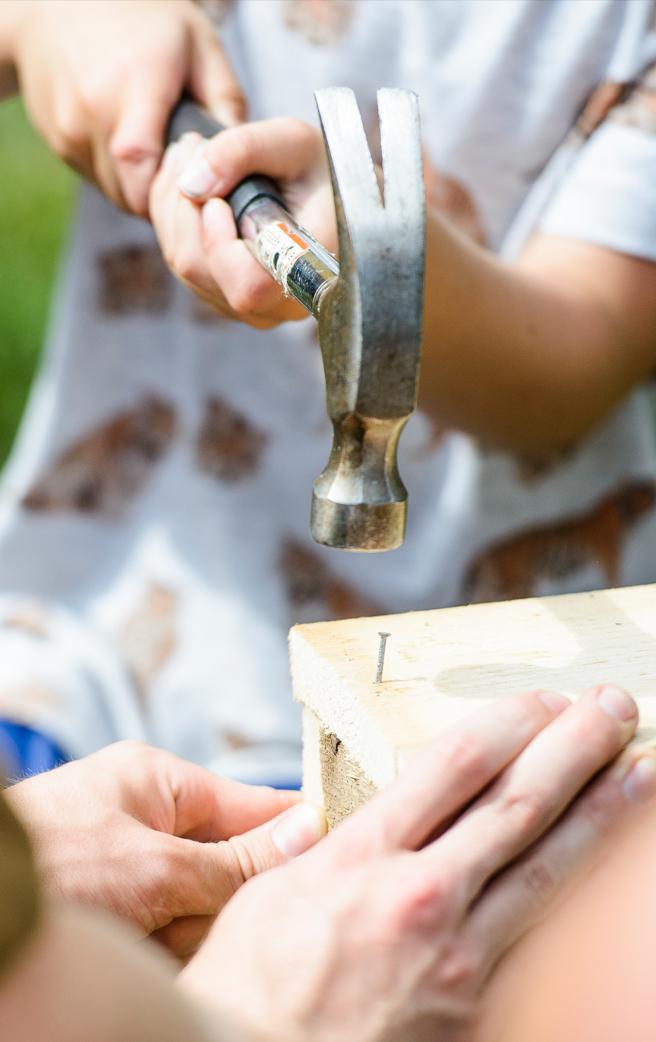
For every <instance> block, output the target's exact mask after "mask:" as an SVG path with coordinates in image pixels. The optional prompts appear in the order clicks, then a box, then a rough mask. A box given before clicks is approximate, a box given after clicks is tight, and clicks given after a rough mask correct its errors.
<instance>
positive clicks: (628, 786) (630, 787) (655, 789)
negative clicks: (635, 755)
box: [622, 756, 656, 803]
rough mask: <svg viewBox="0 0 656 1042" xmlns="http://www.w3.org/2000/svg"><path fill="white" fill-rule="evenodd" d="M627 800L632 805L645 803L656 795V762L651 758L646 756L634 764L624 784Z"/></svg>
mask: <svg viewBox="0 0 656 1042" xmlns="http://www.w3.org/2000/svg"><path fill="white" fill-rule="evenodd" d="M622 788H623V790H624V795H625V796H626V798H627V800H630V801H631V803H644V802H645V801H646V800H648V799H651V797H652V796H653V795H654V794H656V762H655V761H654V760H653V759H652V758H651V757H650V756H644V757H643V758H642V759H641V760H638V762H637V763H634V764H633V767H631V769H630V771H629V772H628V774H627V775H626V777H625V779H624V781H623V782H622Z"/></svg>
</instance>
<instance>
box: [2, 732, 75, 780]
mask: <svg viewBox="0 0 656 1042" xmlns="http://www.w3.org/2000/svg"><path fill="white" fill-rule="evenodd" d="M69 759H70V757H69V756H67V755H66V753H65V752H64V751H63V749H60V748H59V746H58V745H57V744H56V743H55V742H53V741H51V740H50V738H47V737H46V735H44V734H41V732H40V731H35V730H34V728H32V727H27V726H26V725H25V724H17V723H16V722H15V721H14V720H6V719H5V718H3V717H0V762H1V763H2V767H3V770H4V773H5V774H6V776H7V777H8V778H10V779H14V778H22V777H24V776H25V775H28V774H29V775H32V774H41V773H42V771H49V770H51V769H52V768H53V767H58V766H59V764H62V763H66V762H67V761H68V760H69Z"/></svg>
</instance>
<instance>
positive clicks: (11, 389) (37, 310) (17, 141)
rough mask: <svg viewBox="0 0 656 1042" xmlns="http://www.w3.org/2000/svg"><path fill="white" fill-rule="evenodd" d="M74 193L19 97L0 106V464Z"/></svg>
mask: <svg viewBox="0 0 656 1042" xmlns="http://www.w3.org/2000/svg"><path fill="white" fill-rule="evenodd" d="M74 193H75V176H74V175H73V174H72V173H71V171H70V170H69V169H68V168H67V167H65V166H64V165H63V163H60V162H59V160H57V159H55V158H54V156H52V155H51V154H50V153H49V152H48V150H47V148H46V146H45V145H44V144H43V142H42V141H41V140H40V138H39V137H38V136H37V135H36V133H35V131H34V130H33V129H32V127H31V126H30V124H29V122H28V120H27V118H26V116H25V111H24V109H23V106H22V104H21V102H20V100H19V99H17V98H12V99H11V100H9V101H5V102H2V103H0V243H1V244H2V249H1V250H0V462H2V461H4V460H5V458H6V456H7V453H8V452H9V449H10V448H11V443H12V441H13V437H14V434H15V431H16V427H17V425H18V421H19V420H20V416H21V413H22V411H23V407H24V405H25V400H26V397H27V393H28V391H29V386H30V381H31V379H32V375H33V373H34V370H35V367H36V364H37V361H38V357H39V352H40V349H41V344H42V341H43V336H44V332H45V327H46V322H47V317H48V306H49V303H50V298H51V294H52V290H53V287H54V278H55V274H56V271H57V262H58V258H59V254H60V250H61V247H62V245H63V243H64V241H65V236H66V230H67V226H68V222H69V218H70V214H71V208H72V203H73V198H74Z"/></svg>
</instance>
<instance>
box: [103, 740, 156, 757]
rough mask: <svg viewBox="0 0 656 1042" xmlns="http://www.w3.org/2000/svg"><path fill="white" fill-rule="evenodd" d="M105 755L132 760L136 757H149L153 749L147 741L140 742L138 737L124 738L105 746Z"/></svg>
mask: <svg viewBox="0 0 656 1042" xmlns="http://www.w3.org/2000/svg"><path fill="white" fill-rule="evenodd" d="M104 752H105V755H107V756H111V757H113V758H115V759H119V760H132V759H134V758H135V757H139V758H140V759H149V758H150V756H151V754H152V749H151V747H150V746H149V745H146V743H145V742H139V741H137V739H136V738H124V739H123V740H122V741H121V742H113V743H112V745H108V746H106V747H105V750H104Z"/></svg>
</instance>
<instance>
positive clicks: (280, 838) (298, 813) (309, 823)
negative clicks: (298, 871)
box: [271, 803, 325, 857]
mask: <svg viewBox="0 0 656 1042" xmlns="http://www.w3.org/2000/svg"><path fill="white" fill-rule="evenodd" d="M324 832H325V822H324V816H323V812H322V811H321V810H319V808H318V807H314V806H312V804H311V803H299V804H298V805H297V806H296V807H292V808H291V810H288V811H287V812H286V813H285V814H283V816H282V818H280V819H279V820H278V821H277V822H276V824H275V825H274V826H273V828H272V829H271V839H272V840H273V842H274V844H275V846H276V847H277V848H278V850H279V851H280V853H281V854H282V855H283V856H284V857H298V855H299V854H304V853H305V851H306V850H309V849H310V847H313V846H314V844H315V843H316V842H317V840H319V839H321V837H322V836H323V834H324Z"/></svg>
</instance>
